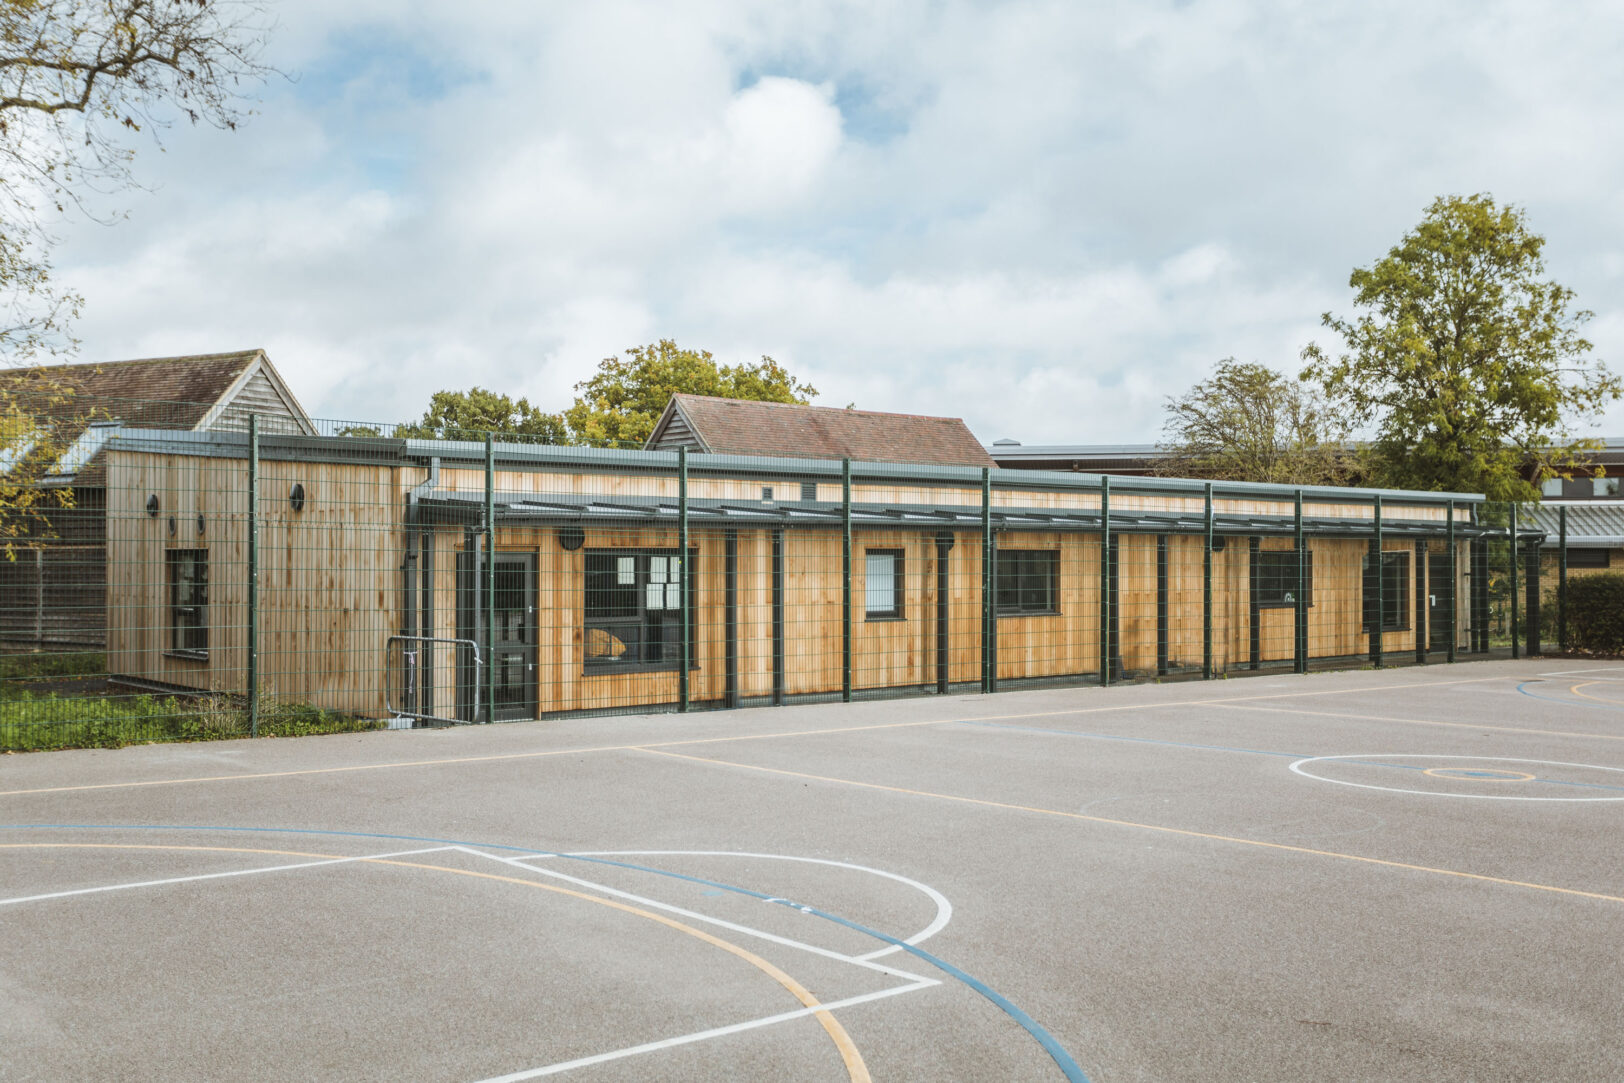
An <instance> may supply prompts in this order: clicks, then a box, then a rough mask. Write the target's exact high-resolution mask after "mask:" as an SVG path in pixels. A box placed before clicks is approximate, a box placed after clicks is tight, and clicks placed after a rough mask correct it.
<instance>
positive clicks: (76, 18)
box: [0, 0, 269, 361]
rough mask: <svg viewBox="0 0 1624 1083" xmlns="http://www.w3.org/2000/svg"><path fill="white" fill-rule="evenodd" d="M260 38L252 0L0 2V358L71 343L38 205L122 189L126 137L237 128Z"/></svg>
mask: <svg viewBox="0 0 1624 1083" xmlns="http://www.w3.org/2000/svg"><path fill="white" fill-rule="evenodd" d="M267 27H268V20H267V18H266V17H265V14H264V11H263V9H262V8H261V6H260V5H259V4H258V3H255V2H253V0H246V2H238V3H221V2H219V0H0V353H3V354H5V355H7V356H8V357H9V358H10V359H12V360H13V361H16V360H19V359H22V358H26V357H28V356H30V355H32V354H34V353H36V352H39V351H41V350H44V351H47V352H55V351H56V350H60V349H62V348H64V345H66V346H67V347H71V344H72V340H71V339H66V342H65V343H64V339H65V336H66V335H67V330H68V323H69V321H70V320H71V318H72V317H73V315H74V314H75V313H76V311H77V308H78V304H79V298H78V297H77V296H76V295H74V294H73V293H71V292H69V291H64V290H62V289H61V288H60V287H59V286H58V285H57V283H56V282H55V281H54V280H53V279H52V277H51V268H50V248H51V236H50V234H49V232H48V228H47V225H46V222H45V219H44V218H43V217H42V216H41V210H42V208H43V209H44V210H45V211H47V212H50V213H55V212H59V211H61V210H63V209H64V208H66V207H68V206H71V205H77V206H80V207H85V202H84V201H85V200H86V198H87V197H96V196H100V195H102V194H105V193H107V192H110V191H116V190H120V189H124V188H128V187H130V186H131V185H132V184H133V183H134V180H133V177H132V175H131V173H130V170H129V165H130V161H131V159H132V158H133V157H134V154H135V151H134V148H133V146H132V145H131V144H130V142H129V141H128V140H129V139H130V138H131V137H132V136H134V135H135V134H136V133H138V132H141V131H142V130H143V129H145V130H148V131H151V130H154V129H156V128H160V127H162V126H164V125H165V124H166V123H167V118H169V117H171V116H175V115H183V116H186V117H187V118H189V119H190V120H191V121H192V122H193V123H207V124H214V125H218V126H220V127H224V128H235V127H236V126H237V123H238V122H239V121H240V120H241V118H242V116H243V114H244V112H245V105H244V102H243V98H242V95H243V92H244V91H245V89H246V88H247V87H248V86H249V85H250V84H252V83H255V82H258V81H259V79H260V78H262V77H263V76H264V75H265V74H267V72H268V70H269V69H267V68H265V67H264V66H263V65H261V64H260V63H259V61H258V53H259V50H260V48H261V46H262V44H263V41H264V35H265V33H266V30H267ZM86 209H89V208H86Z"/></svg>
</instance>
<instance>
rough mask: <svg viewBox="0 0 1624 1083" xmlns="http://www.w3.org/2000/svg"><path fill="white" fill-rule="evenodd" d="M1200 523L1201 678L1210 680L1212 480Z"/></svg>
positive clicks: (1207, 488)
mask: <svg viewBox="0 0 1624 1083" xmlns="http://www.w3.org/2000/svg"><path fill="white" fill-rule="evenodd" d="M1206 495H1207V505H1206V508H1207V510H1206V512H1205V513H1204V516H1203V518H1202V521H1201V522H1202V525H1201V538H1202V544H1201V679H1202V680H1204V681H1210V680H1212V482H1210V481H1209V482H1207V487H1206Z"/></svg>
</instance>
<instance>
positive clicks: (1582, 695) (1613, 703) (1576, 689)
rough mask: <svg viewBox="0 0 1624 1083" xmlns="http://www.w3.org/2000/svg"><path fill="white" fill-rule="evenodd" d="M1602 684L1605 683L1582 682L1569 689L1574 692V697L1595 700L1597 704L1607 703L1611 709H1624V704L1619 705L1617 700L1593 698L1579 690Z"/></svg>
mask: <svg viewBox="0 0 1624 1083" xmlns="http://www.w3.org/2000/svg"><path fill="white" fill-rule="evenodd" d="M1602 683H1604V682H1602V681H1580V682H1579V683H1578V684H1576V685H1574V686H1573V687H1572V688H1570V689H1568V691H1569V692H1572V693H1573V694H1574V695H1576V696H1578V697H1579V698H1580V699H1590V700H1595V701H1596V702H1597V703H1605V704H1607V705H1609V706H1611V707H1624V703H1619V702H1618V700H1616V699H1603V698H1602V697H1601V696H1592V695H1589V694H1587V693H1584V692H1581V691H1579V689H1581V688H1589V687H1590V686H1591V685H1593V684H1602Z"/></svg>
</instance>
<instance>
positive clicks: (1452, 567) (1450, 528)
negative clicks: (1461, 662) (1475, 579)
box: [1444, 500, 1460, 662]
mask: <svg viewBox="0 0 1624 1083" xmlns="http://www.w3.org/2000/svg"><path fill="white" fill-rule="evenodd" d="M1447 507H1448V509H1449V522H1448V524H1447V525H1446V526H1445V528H1444V530H1445V534H1444V537H1445V539H1446V542H1445V544H1447V545H1448V546H1449V654H1448V660H1449V661H1451V662H1453V661H1454V660H1455V640H1456V638H1457V632H1456V629H1455V620H1456V615H1457V614H1458V613H1459V612H1460V598H1459V595H1457V594H1456V593H1455V592H1456V589H1457V587H1458V585H1459V583H1460V569H1459V568H1457V567H1456V563H1457V562H1458V561H1459V559H1460V558H1459V556H1458V555H1457V554H1456V548H1457V547H1456V545H1455V502H1454V501H1453V500H1451V501H1449V503H1448V505H1447Z"/></svg>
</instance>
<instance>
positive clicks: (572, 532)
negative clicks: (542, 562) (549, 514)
mask: <svg viewBox="0 0 1624 1083" xmlns="http://www.w3.org/2000/svg"><path fill="white" fill-rule="evenodd" d="M558 544H559V547H560V548H562V549H564V550H565V551H567V552H571V553H573V552H575V550H577V549H579V548H581V546H583V545H585V544H586V531H584V530H582V529H581V528H580V527H578V526H561V527H559V528H558Z"/></svg>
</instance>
